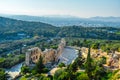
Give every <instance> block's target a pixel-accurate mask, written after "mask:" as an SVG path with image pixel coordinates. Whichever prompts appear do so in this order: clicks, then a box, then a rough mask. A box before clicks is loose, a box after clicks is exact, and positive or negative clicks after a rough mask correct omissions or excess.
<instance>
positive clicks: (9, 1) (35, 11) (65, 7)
mask: <svg viewBox="0 0 120 80" xmlns="http://www.w3.org/2000/svg"><path fill="white" fill-rule="evenodd" d="M0 13H2V14H4V13H5V14H22V15H36V16H39V15H72V16H79V17H93V16H120V0H0Z"/></svg>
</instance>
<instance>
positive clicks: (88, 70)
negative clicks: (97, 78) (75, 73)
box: [85, 47, 93, 80]
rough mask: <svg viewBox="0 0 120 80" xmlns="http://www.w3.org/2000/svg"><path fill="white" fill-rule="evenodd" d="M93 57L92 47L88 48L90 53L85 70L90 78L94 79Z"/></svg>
mask: <svg viewBox="0 0 120 80" xmlns="http://www.w3.org/2000/svg"><path fill="white" fill-rule="evenodd" d="M92 70H93V69H92V58H91V56H90V47H89V49H88V55H87V60H86V63H85V71H86V73H87V75H88V77H89V79H90V80H92Z"/></svg>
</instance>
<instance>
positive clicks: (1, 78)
mask: <svg viewBox="0 0 120 80" xmlns="http://www.w3.org/2000/svg"><path fill="white" fill-rule="evenodd" d="M0 80H7V74H6V73H5V70H3V69H1V68H0Z"/></svg>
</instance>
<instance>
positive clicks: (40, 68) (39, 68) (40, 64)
mask: <svg viewBox="0 0 120 80" xmlns="http://www.w3.org/2000/svg"><path fill="white" fill-rule="evenodd" d="M44 68H45V66H44V64H43V58H42V56H40V58H39V61H38V62H37V63H36V66H35V70H36V72H37V73H42V72H43V69H44Z"/></svg>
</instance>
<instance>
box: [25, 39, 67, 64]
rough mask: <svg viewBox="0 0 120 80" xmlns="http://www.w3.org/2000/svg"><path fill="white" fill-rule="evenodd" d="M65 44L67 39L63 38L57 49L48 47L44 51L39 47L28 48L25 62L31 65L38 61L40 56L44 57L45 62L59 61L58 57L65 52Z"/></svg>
mask: <svg viewBox="0 0 120 80" xmlns="http://www.w3.org/2000/svg"><path fill="white" fill-rule="evenodd" d="M65 46H66V41H65V40H64V39H61V42H60V44H59V45H58V48H57V49H46V50H44V51H41V49H40V48H38V47H34V48H31V49H28V51H27V52H26V60H25V64H26V65H27V66H30V65H31V64H33V63H36V62H37V61H38V60H39V57H40V56H42V57H43V61H44V64H47V63H49V62H54V61H55V62H56V61H58V58H59V56H60V55H61V53H62V52H63V50H64V47H65Z"/></svg>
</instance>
